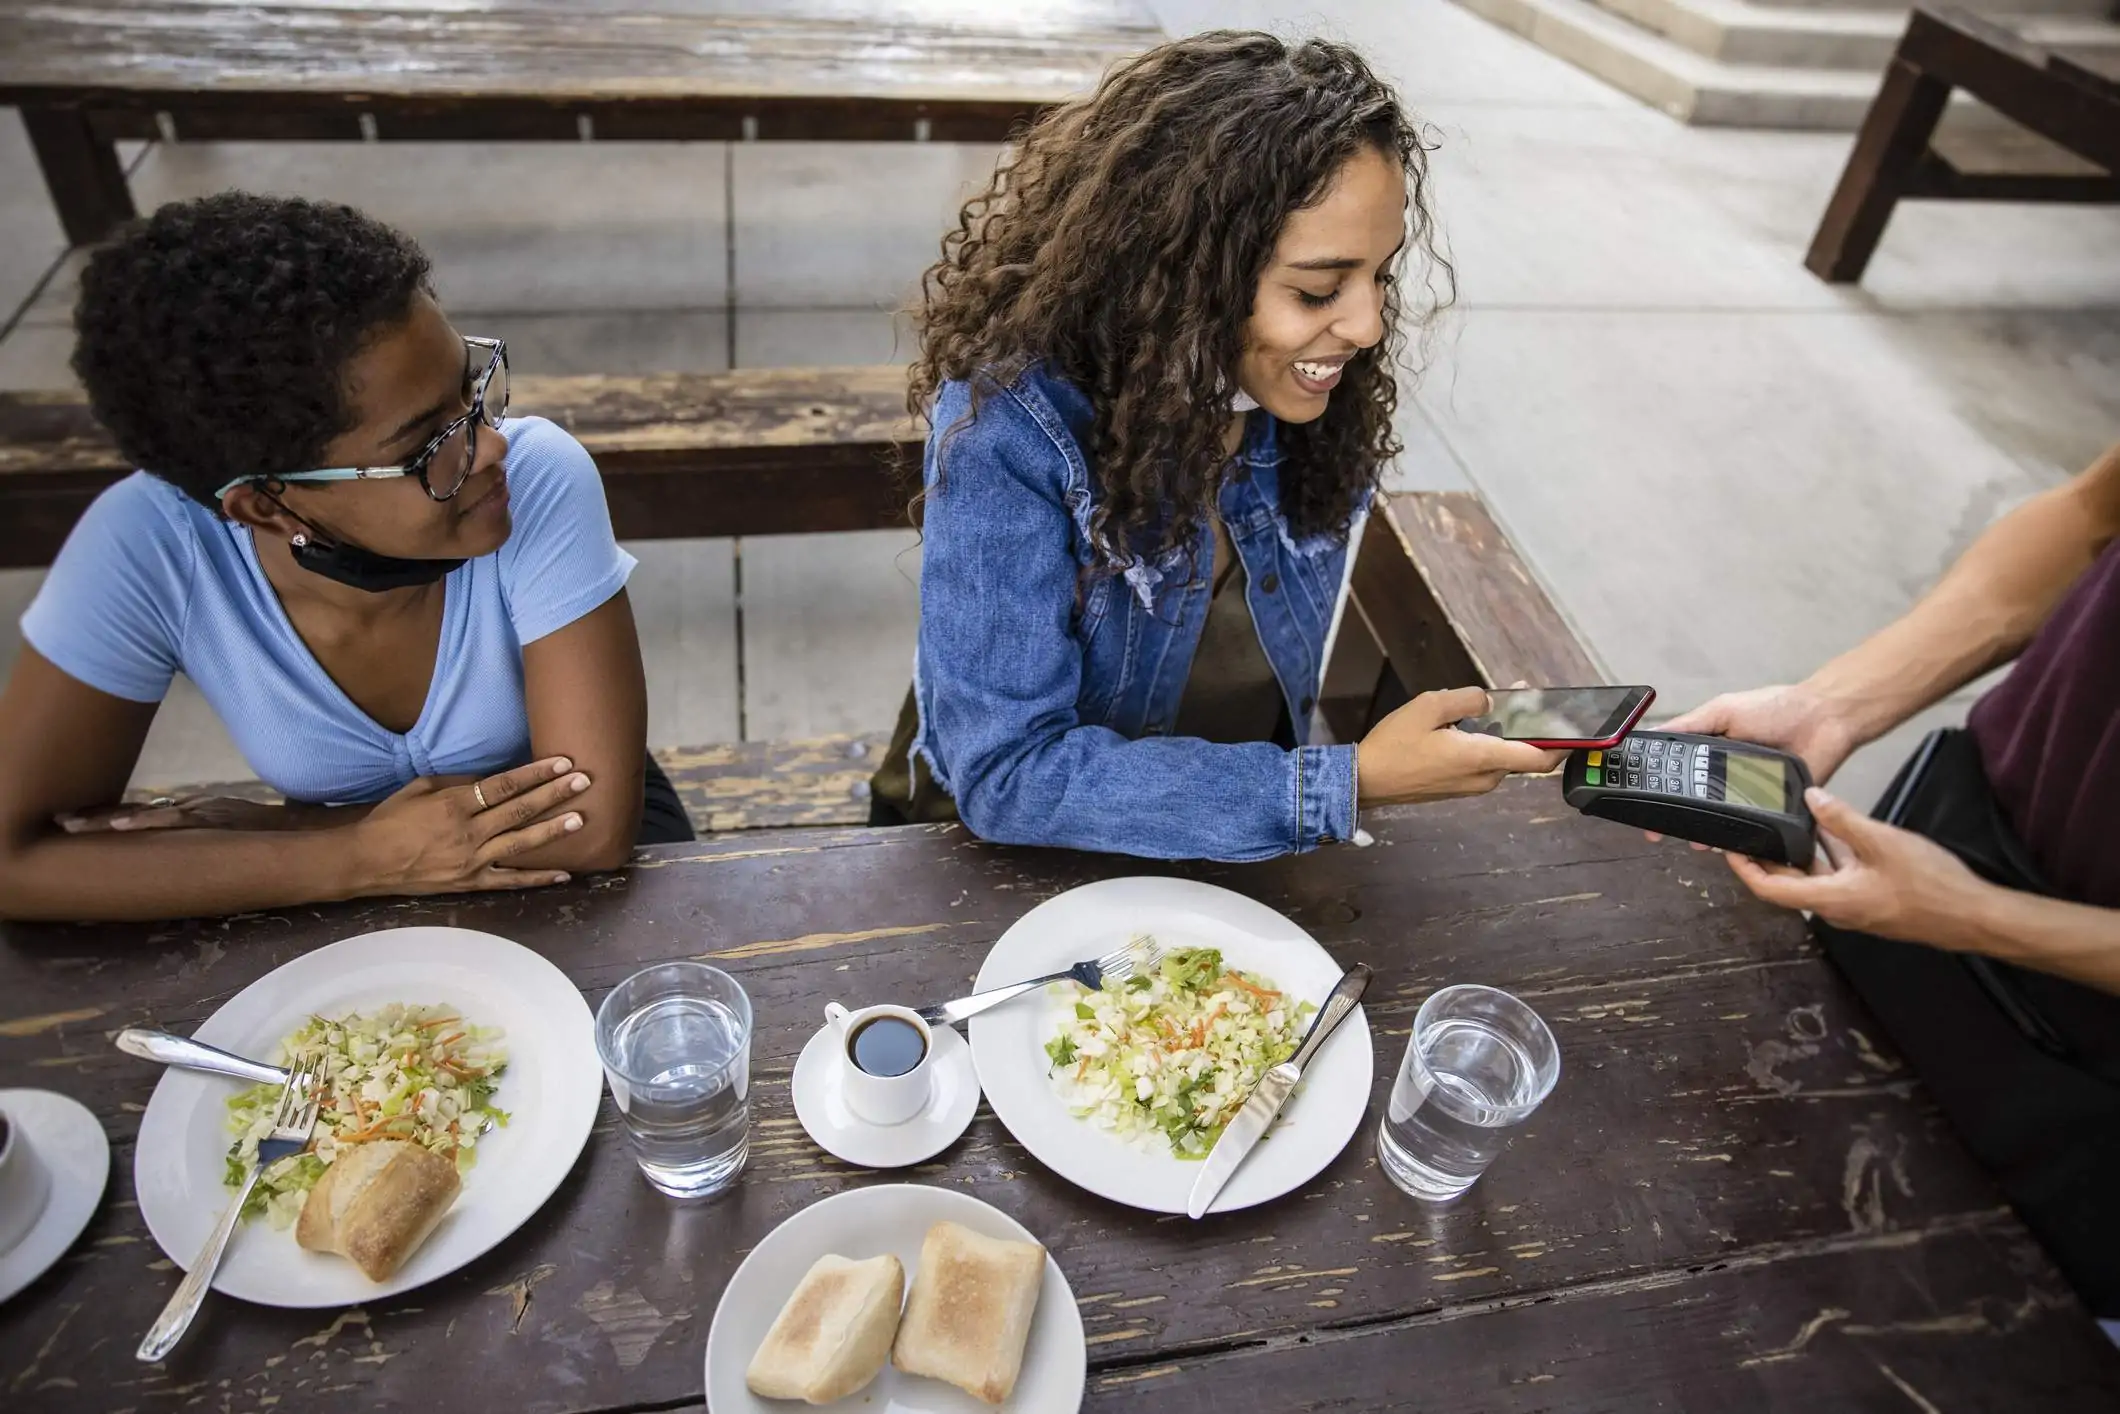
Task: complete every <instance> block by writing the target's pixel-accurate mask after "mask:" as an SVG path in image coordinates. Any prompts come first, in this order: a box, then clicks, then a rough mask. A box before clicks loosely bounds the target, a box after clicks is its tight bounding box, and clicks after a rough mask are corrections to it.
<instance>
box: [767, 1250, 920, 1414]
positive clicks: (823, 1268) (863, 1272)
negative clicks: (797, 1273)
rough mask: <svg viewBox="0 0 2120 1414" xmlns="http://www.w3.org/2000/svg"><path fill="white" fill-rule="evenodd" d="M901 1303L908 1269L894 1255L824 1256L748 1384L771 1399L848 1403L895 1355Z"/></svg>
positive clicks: (770, 1336) (778, 1321)
mask: <svg viewBox="0 0 2120 1414" xmlns="http://www.w3.org/2000/svg"><path fill="white" fill-rule="evenodd" d="M904 1300H905V1268H904V1266H902V1265H901V1264H900V1263H899V1261H898V1259H897V1258H896V1257H891V1256H883V1257H871V1258H869V1259H868V1260H867V1261H865V1262H856V1261H852V1260H850V1259H848V1258H846V1257H834V1256H831V1255H829V1254H827V1255H826V1256H823V1257H819V1258H818V1259H817V1262H816V1264H815V1265H814V1266H812V1267H811V1268H810V1270H809V1271H808V1272H807V1273H806V1274H805V1275H804V1276H803V1279H802V1281H801V1282H800V1283H799V1284H798V1285H797V1286H796V1288H795V1294H794V1295H793V1296H790V1297H789V1298H788V1304H787V1305H785V1306H783V1307H781V1308H780V1314H779V1315H778V1316H776V1317H774V1318H773V1329H771V1330H769V1331H767V1332H766V1338H765V1342H764V1343H763V1344H762V1345H760V1346H759V1347H758V1353H757V1354H755V1355H753V1356H752V1357H751V1367H750V1368H749V1369H748V1370H745V1371H744V1376H743V1380H744V1383H745V1384H747V1385H749V1386H750V1387H751V1393H753V1394H758V1395H763V1396H765V1397H766V1398H767V1399H800V1400H804V1401H806V1402H808V1403H810V1404H830V1403H831V1402H832V1401H834V1400H837V1399H845V1398H846V1397H847V1396H848V1395H850V1394H852V1393H853V1392H854V1391H855V1390H857V1389H860V1388H861V1387H862V1386H863V1385H865V1384H867V1383H868V1382H869V1381H870V1380H873V1379H875V1378H876V1373H877V1371H879V1370H881V1369H882V1368H883V1362H884V1361H885V1360H888V1359H889V1358H890V1355H891V1337H892V1336H894V1335H896V1334H897V1333H898V1310H899V1306H900V1305H901V1304H902V1303H903V1302H904Z"/></svg>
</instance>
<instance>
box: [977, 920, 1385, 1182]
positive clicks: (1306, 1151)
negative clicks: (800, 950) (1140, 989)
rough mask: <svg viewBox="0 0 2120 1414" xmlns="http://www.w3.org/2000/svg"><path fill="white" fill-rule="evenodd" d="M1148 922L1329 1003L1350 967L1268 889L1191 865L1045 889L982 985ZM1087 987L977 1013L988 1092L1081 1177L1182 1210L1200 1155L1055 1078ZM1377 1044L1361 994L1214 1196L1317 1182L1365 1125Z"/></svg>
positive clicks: (1021, 1133)
mask: <svg viewBox="0 0 2120 1414" xmlns="http://www.w3.org/2000/svg"><path fill="white" fill-rule="evenodd" d="M1141 933H1148V934H1152V935H1153V936H1154V937H1155V939H1156V941H1157V942H1158V943H1160V944H1162V945H1163V947H1164V948H1165V949H1166V950H1175V949H1178V948H1200V947H1208V948H1220V949H1221V950H1222V956H1223V959H1224V960H1225V961H1227V962H1228V963H1229V965H1230V966H1232V967H1235V968H1238V969H1240V970H1242V971H1245V972H1256V973H1258V974H1260V975H1262V976H1264V977H1267V978H1270V979H1272V981H1273V983H1274V984H1275V985H1276V986H1277V987H1279V988H1280V989H1281V990H1282V991H1284V992H1287V993H1289V994H1290V995H1292V996H1295V997H1297V998H1299V999H1301V1000H1304V1001H1309V1002H1314V1003H1318V1004H1323V1002H1324V1000H1325V997H1326V994H1328V993H1329V992H1331V991H1332V988H1333V984H1334V983H1336V982H1338V981H1339V980H1340V974H1341V973H1342V971H1344V969H1343V968H1342V967H1341V966H1340V965H1339V964H1338V963H1337V962H1334V961H1333V960H1332V957H1331V955H1330V954H1328V953H1327V952H1326V951H1325V949H1323V948H1321V947H1319V946H1318V944H1317V942H1316V941H1315V940H1314V939H1312V937H1311V936H1310V935H1309V934H1308V933H1306V932H1304V931H1303V930H1302V929H1301V928H1298V927H1297V926H1296V925H1295V924H1293V923H1291V922H1289V921H1288V920H1287V919H1286V918H1283V917H1282V916H1281V915H1280V914H1278V913H1276V912H1274V911H1273V910H1272V909H1270V908H1268V907H1267V906H1266V905H1264V904H1262V903H1258V902H1255V901H1253V900H1251V899H1248V898H1246V897H1244V896H1243V895H1242V894H1236V893H1231V892H1230V891H1229V890H1228V889H1218V888H1216V887H1214V886H1213V885H1212V884H1200V883H1195V882H1193V881H1191V880H1188V879H1106V880H1103V881H1102V882H1099V883H1095V884H1085V885H1084V886H1083V887H1081V888H1079V889H1072V890H1070V891H1068V892H1067V893H1064V894H1061V895H1060V896H1059V897H1057V898H1050V899H1047V900H1046V901H1045V902H1044V903H1041V904H1039V905H1038V906H1037V907H1036V908H1034V909H1032V910H1031V911H1030V912H1029V913H1026V914H1024V915H1023V917H1021V918H1019V919H1017V920H1016V923H1015V926H1013V927H1012V928H1010V929H1009V930H1008V931H1007V932H1006V933H1004V934H1002V935H1001V940H1000V941H999V942H997V943H995V944H994V946H993V949H992V951H990V952H988V953H987V955H986V964H985V966H983V967H981V968H980V969H979V980H978V982H977V983H976V984H975V985H974V988H973V990H975V991H984V990H986V989H987V988H989V987H1001V986H1006V985H1007V984H1008V983H1010V982H1018V981H1021V980H1023V979H1024V978H1026V977H1038V976H1042V975H1043V974H1045V973H1048V972H1058V971H1060V970H1061V969H1062V968H1065V967H1070V966H1073V965H1074V964H1075V963H1077V962H1080V961H1081V960H1082V959H1084V958H1087V957H1101V956H1102V955H1104V954H1105V953H1108V952H1110V951H1112V950H1113V949H1114V948H1117V947H1121V946H1123V945H1124V944H1125V943H1126V942H1127V940H1128V939H1130V938H1133V937H1134V936H1136V935H1138V934H1141ZM1077 995H1079V993H1078V992H1077V991H1076V989H1075V986H1074V984H1073V983H1066V984H1062V985H1057V986H1053V987H1048V988H1046V989H1045V991H1044V993H1043V994H1041V995H1036V996H1031V997H1026V998H1024V999H1023V1000H1022V1001H1020V1002H1011V1003H1009V1004H1007V1005H1005V1006H999V1007H996V1008H994V1009H993V1010H992V1011H988V1012H981V1013H980V1014H979V1015H977V1016H975V1017H973V1018H972V1026H971V1029H972V1061H973V1063H974V1064H975V1065H977V1066H978V1068H979V1085H980V1088H981V1089H983V1090H985V1091H986V1102H987V1103H988V1104H989V1105H991V1106H993V1109H994V1114H995V1115H996V1116H997V1117H999V1119H1000V1120H1001V1122H1002V1124H1004V1125H1006V1126H1007V1127H1008V1131H1009V1133H1010V1134H1013V1135H1014V1136H1015V1137H1016V1140H1017V1142H1018V1143H1020V1144H1022V1145H1023V1147H1024V1148H1026V1149H1028V1150H1030V1151H1031V1153H1032V1154H1033V1155H1035V1156H1036V1157H1037V1159H1038V1160H1039V1162H1041V1163H1043V1164H1044V1165H1045V1166H1046V1167H1047V1168H1049V1169H1051V1170H1052V1171H1053V1172H1055V1173H1057V1174H1059V1175H1060V1176H1061V1177H1062V1178H1065V1179H1067V1180H1069V1181H1070V1182H1073V1183H1076V1184H1080V1185H1081V1186H1082V1187H1084V1188H1087V1189H1088V1190H1089V1191H1090V1192H1092V1193H1096V1194H1100V1195H1102V1196H1103V1197H1106V1198H1109V1199H1111V1200H1112V1201H1114V1202H1118V1203H1126V1204H1130V1205H1131V1206H1133V1207H1136V1208H1146V1209H1148V1210H1149V1211H1150V1212H1155V1213H1182V1212H1184V1211H1185V1199H1186V1195H1188V1194H1189V1193H1191V1192H1192V1186H1193V1181H1194V1180H1195V1179H1196V1178H1198V1177H1199V1174H1200V1165H1199V1164H1198V1163H1197V1162H1188V1161H1186V1160H1183V1159H1177V1158H1173V1157H1171V1155H1170V1154H1169V1153H1168V1152H1167V1151H1159V1150H1157V1149H1153V1148H1148V1147H1143V1146H1140V1145H1136V1144H1134V1143H1132V1142H1129V1141H1127V1140H1124V1139H1121V1138H1119V1137H1118V1136H1116V1135H1114V1134H1112V1133H1111V1132H1109V1131H1108V1130H1103V1129H1099V1128H1097V1127H1096V1126H1095V1125H1093V1124H1091V1123H1090V1122H1089V1121H1087V1120H1080V1119H1076V1118H1075V1117H1074V1116H1073V1115H1071V1114H1069V1113H1068V1112H1067V1106H1066V1105H1065V1104H1064V1103H1063V1102H1062V1101H1061V1099H1060V1096H1059V1095H1058V1094H1057V1093H1055V1091H1054V1089H1053V1082H1052V1080H1051V1078H1050V1076H1049V1075H1048V1070H1049V1068H1050V1065H1051V1062H1050V1061H1048V1060H1047V1058H1046V1054H1045V1043H1046V1042H1047V1041H1050V1040H1051V1039H1052V1038H1053V1037H1054V1036H1055V1035H1057V1034H1059V1029H1060V1023H1061V1021H1062V1019H1063V1018H1064V1017H1065V1016H1067V1015H1068V1014H1069V1012H1070V1011H1071V1009H1072V1008H1073V1006H1074V999H1075V997H1076V996H1077ZM1372 1073H1373V1057H1372V1052H1371V1049H1370V1044H1369V1020H1368V1018H1367V1016H1366V1015H1365V1014H1364V1013H1363V1012H1362V1010H1361V1008H1359V1007H1357V1008H1356V1009H1355V1011H1354V1013H1353V1014H1352V1015H1351V1016H1349V1017H1348V1018H1347V1019H1346V1020H1345V1021H1343V1022H1341V1023H1340V1027H1339V1029H1338V1030H1336V1031H1334V1032H1333V1033H1332V1035H1331V1037H1330V1038H1329V1039H1327V1040H1326V1042H1325V1044H1324V1045H1323V1046H1322V1047H1320V1048H1319V1050H1318V1053H1317V1055H1316V1056H1314V1057H1313V1058H1312V1059H1311V1062H1310V1064H1309V1065H1308V1066H1307V1067H1305V1068H1304V1071H1303V1082H1302V1084H1301V1086H1299V1087H1298V1088H1297V1090H1296V1093H1295V1097H1294V1098H1293V1099H1291V1100H1290V1101H1289V1102H1288V1104H1287V1105H1286V1106H1285V1107H1284V1108H1283V1109H1282V1111H1281V1117H1280V1119H1279V1120H1278V1121H1277V1122H1276V1123H1275V1124H1274V1127H1273V1129H1272V1130H1271V1131H1270V1132H1269V1133H1268V1134H1267V1136H1266V1138H1264V1139H1263V1140H1261V1141H1260V1142H1259V1144H1258V1146H1257V1147H1256V1148H1254V1149H1253V1150H1252V1151H1251V1154H1250V1156H1249V1157H1248V1158H1246V1159H1245V1160H1244V1166H1243V1167H1242V1168H1240V1169H1238V1170H1237V1172H1236V1176H1235V1177H1234V1178H1232V1179H1230V1181H1229V1183H1228V1184H1227V1185H1226V1186H1225V1187H1224V1188H1223V1189H1222V1192H1221V1194H1220V1195H1219V1196H1218V1197H1217V1198H1216V1199H1215V1202H1214V1206H1213V1207H1212V1208H1211V1209H1209V1211H1210V1212H1213V1213H1227V1212H1230V1211H1233V1210H1234V1209H1237V1208H1248V1207H1251V1206H1252V1205H1253V1204H1255V1203H1264V1202H1267V1201H1268V1200H1270V1199H1274V1198H1278V1197H1280V1196H1281V1195H1282V1194H1284V1193H1289V1192H1292V1191H1294V1190H1295V1189H1297V1188H1300V1187H1302V1186H1303V1185H1304V1184H1305V1183H1308V1182H1309V1181H1310V1180H1311V1179H1312V1178H1314V1177H1316V1176H1317V1174H1318V1171H1319V1170H1320V1169H1322V1168H1324V1167H1325V1166H1326V1165H1327V1164H1329V1163H1331V1162H1332V1161H1333V1159H1334V1158H1335V1157H1336V1156H1337V1155H1338V1154H1339V1152H1340V1150H1342V1149H1344V1148H1345V1147H1347V1141H1348V1140H1349V1139H1352V1138H1353V1137H1354V1134H1355V1131H1356V1130H1357V1129H1360V1128H1361V1126H1362V1113H1363V1111H1364V1110H1365V1109H1367V1108H1368V1105H1369V1083H1370V1078H1371V1075H1372Z"/></svg>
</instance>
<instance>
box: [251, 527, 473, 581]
mask: <svg viewBox="0 0 2120 1414" xmlns="http://www.w3.org/2000/svg"><path fill="white" fill-rule="evenodd" d="M289 548H290V549H291V550H293V552H294V562H295V563H296V564H298V565H300V566H301V567H302V568H303V569H305V570H308V571H309V572H310V573H312V574H320V575H322V576H324V578H326V579H331V580H337V581H338V582H339V583H340V584H344V585H347V586H349V587H351V588H354V589H365V590H367V591H368V592H369V593H370V594H381V593H383V592H385V591H386V590H391V589H410V588H412V587H413V586H415V585H420V584H432V583H434V582H435V581H436V580H438V579H442V578H445V577H446V576H447V575H448V574H449V572H450V571H451V570H454V569H455V568H457V566H459V565H461V564H463V563H464V562H463V561H462V560H460V559H458V560H401V559H399V558H398V557H397V556H395V555H378V554H376V553H375V551H373V550H363V549H362V548H361V547H360V546H358V545H348V544H346V543H345V542H343V541H338V542H332V543H328V544H322V545H320V544H318V543H317V542H316V541H314V540H311V539H310V538H309V537H308V536H306V535H297V536H295V538H294V540H293V541H292V543H291V544H290V546H289Z"/></svg>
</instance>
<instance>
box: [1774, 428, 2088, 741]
mask: <svg viewBox="0 0 2120 1414" xmlns="http://www.w3.org/2000/svg"><path fill="white" fill-rule="evenodd" d="M2116 504H2120V447H2116V448H2115V449H2114V450H2112V451H2109V452H2107V453H2106V455H2105V456H2104V458H2102V459H2101V460H2100V462H2099V463H2098V464H2097V465H2096V466H2094V467H2092V468H2091V469H2090V470H2089V471H2087V472H2085V473H2084V474H2083V475H2081V476H2079V477H2077V478H2076V479H2075V480H2073V481H2071V482H2069V483H2068V484H2066V485H2064V486H2057V487H2055V488H2054V489H2053V490H2051V491H2047V492H2044V493H2042V494H2040V495H2038V496H2035V497H2033V498H2032V499H2031V500H2029V501H2027V502H2025V503H2024V504H2023V505H2022V506H2019V507H2018V508H2017V509H2016V510H2014V511H2011V512H2010V513H2009V514H2008V515H2006V516H2004V517H2003V518H2002V519H2001V520H1999V521H1997V522H1995V524H1994V525H1992V526H1990V527H1989V528H1988V529H1987V531H1986V532H1985V533H1984V534H1982V535H1981V537H1980V538H1979V539H1978V540H1976V541H1974V542H1973V544H1972V547H1971V548H1970V549H1968V550H1967V551H1966V552H1965V553H1964V554H1963V555H1961V556H1960V557H1959V559H1958V562H1957V563H1956V564H1954V565H1953V566H1951V568H1950V570H1949V572H1948V573H1946V574H1945V575H1944V577H1943V579H1942V580H1941V581H1940V582H1938V584H1937V585H1936V587H1935V588H1934V589H1932V590H1930V591H1929V593H1928V594H1927V595H1925V596H1924V597H1923V598H1922V600H1921V602H1920V603H1918V604H1916V605H1915V606H1914V607H1913V608H1912V609H1911V610H1909V611H1908V612H1907V614H1906V615H1905V616H1904V617H1902V618H1900V619H1899V620H1898V621H1897V622H1895V623H1892V624H1890V625H1888V626H1887V627H1885V628H1883V629H1881V630H1879V631H1878V632H1877V633H1875V634H1873V635H1871V637H1869V638H1868V639H1866V640H1865V641H1864V642H1863V643H1862V644H1861V645H1859V646H1858V647H1856V648H1854V649H1852V650H1850V651H1849V652H1847V653H1844V654H1842V655H1841V656H1840V657H1838V658H1835V659H1834V660H1833V661H1832V662H1830V663H1828V664H1826V665H1825V666H1824V667H1822V668H1820V669H1819V670H1818V671H1817V672H1816V673H1814V674H1812V675H1811V678H1810V680H1809V683H1808V685H1809V686H1810V687H1811V688H1812V689H1813V690H1814V691H1816V692H1817V693H1818V694H1819V695H1821V696H1823V697H1825V698H1826V699H1828V700H1829V701H1831V702H1833V703H1835V704H1836V705H1837V706H1838V708H1839V709H1840V712H1841V714H1842V715H1843V717H1844V719H1845V720H1846V721H1847V722H1848V724H1849V726H1850V727H1851V728H1852V729H1853V731H1854V733H1855V735H1856V737H1857V739H1858V740H1859V741H1871V740H1874V739H1875V738H1877V737H1879V736H1881V735H1883V734H1884V733H1885V732H1887V731H1890V730H1891V729H1892V728H1893V727H1895V726H1897V725H1898V724H1899V723H1901V722H1903V721H1905V720H1906V719H1907V718H1908V717H1910V716H1912V715H1913V714H1914V713H1916V712H1918V711H1920V710H1921V709H1922V708H1924V707H1927V706H1930V705H1932V704H1933V703H1935V702H1938V701H1940V700H1941V699H1942V698H1944V697H1945V696H1947V695H1949V694H1950V693H1951V692H1954V691H1956V690H1957V689H1958V688H1960V687H1963V686H1964V685H1965V684H1966V683H1968V682H1971V681H1972V680H1973V679H1974V678H1976V677H1979V676H1980V675H1981V674H1982V673H1984V672H1987V671H1988V670H1989V669H1991V668H1995V667H1999V666H2000V665H2002V664H2003V663H2006V662H2008V661H2010V660H2011V659H2012V658H2014V657H2016V656H2017V654H2018V653H2020V652H2021V651H2023V649H2024V646H2025V644H2026V643H2028V642H2029V641H2030V640H2031V637H2032V635H2033V634H2034V633H2036V632H2038V629H2039V626H2040V625H2041V624H2043V623H2044V622H2046V619H2047V617H2048V615H2050V614H2052V613H2053V611H2054V607H2055V605H2056V604H2058V603H2059V602H2060V601H2061V598H2062V596H2063V595H2064V594H2066V593H2067V592H2068V589H2069V586H2070V585H2071V584H2073V583H2075V581H2076V579H2077V577H2078V576H2079V575H2081V574H2082V573H2083V572H2084V571H2085V570H2086V569H2088V568H2089V567H2090V565H2091V563H2092V561H2094V560H2095V559H2096V558H2097V556H2098V554H2099V552H2100V551H2101V550H2102V549H2103V548H2104V546H2105V544H2106V543H2107V542H2108V541H2110V540H2111V539H2112V538H2113V536H2114V533H2115V530H2116V528H2120V527H2116V521H2120V509H2116Z"/></svg>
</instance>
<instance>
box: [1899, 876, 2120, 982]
mask: <svg viewBox="0 0 2120 1414" xmlns="http://www.w3.org/2000/svg"><path fill="white" fill-rule="evenodd" d="M1952 926H1953V928H1954V929H1955V930H1956V932H1955V934H1954V936H1952V937H1949V938H1940V939H1937V941H1938V942H1939V943H1941V944H1942V945H1943V946H1945V947H1950V948H1953V949H1956V950H1958V951H1962V952H1977V953H1984V954H1986V955H1987V956H1989V957H1993V958H1999V959H2001V960H2002V961H2004V962H2013V963H2015V964H2017V965H2018V966H2019V967H2030V968H2034V969H2036V970H2038V971H2040V972H2051V973H2052V974H2054V975H2055V976H2056V977H2066V978H2067V979H2068V980H2070V981H2071V982H2081V983H2082V984H2083V985H2084V986H2086V987H2096V988H2097V989H2098V990H2099V991H2101V992H2111V993H2113V994H2114V995H2116V996H2120V910H2114V909H2110V908H2093V907H2092V906H2091V905H2089V904H2087V903H2066V902H2064V901H2062V900H2060V899H2053V898H2041V897H2040V896H2039V895H2037V894H2028V893H2022V892H2020V891H2018V890H2016V889H2005V888H2000V887H1997V886H1995V885H1992V884H1989V885H1986V886H1984V887H1983V888H1982V889H1981V890H1980V891H1979V894H1978V896H1977V898H1976V899H1975V900H1974V902H1973V906H1972V907H1971V908H1969V909H1968V910H1966V911H1965V912H1964V913H1963V914H1961V915H1960V916H1959V917H1958V918H1957V919H1956V920H1954V923H1953V925H1952Z"/></svg>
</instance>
